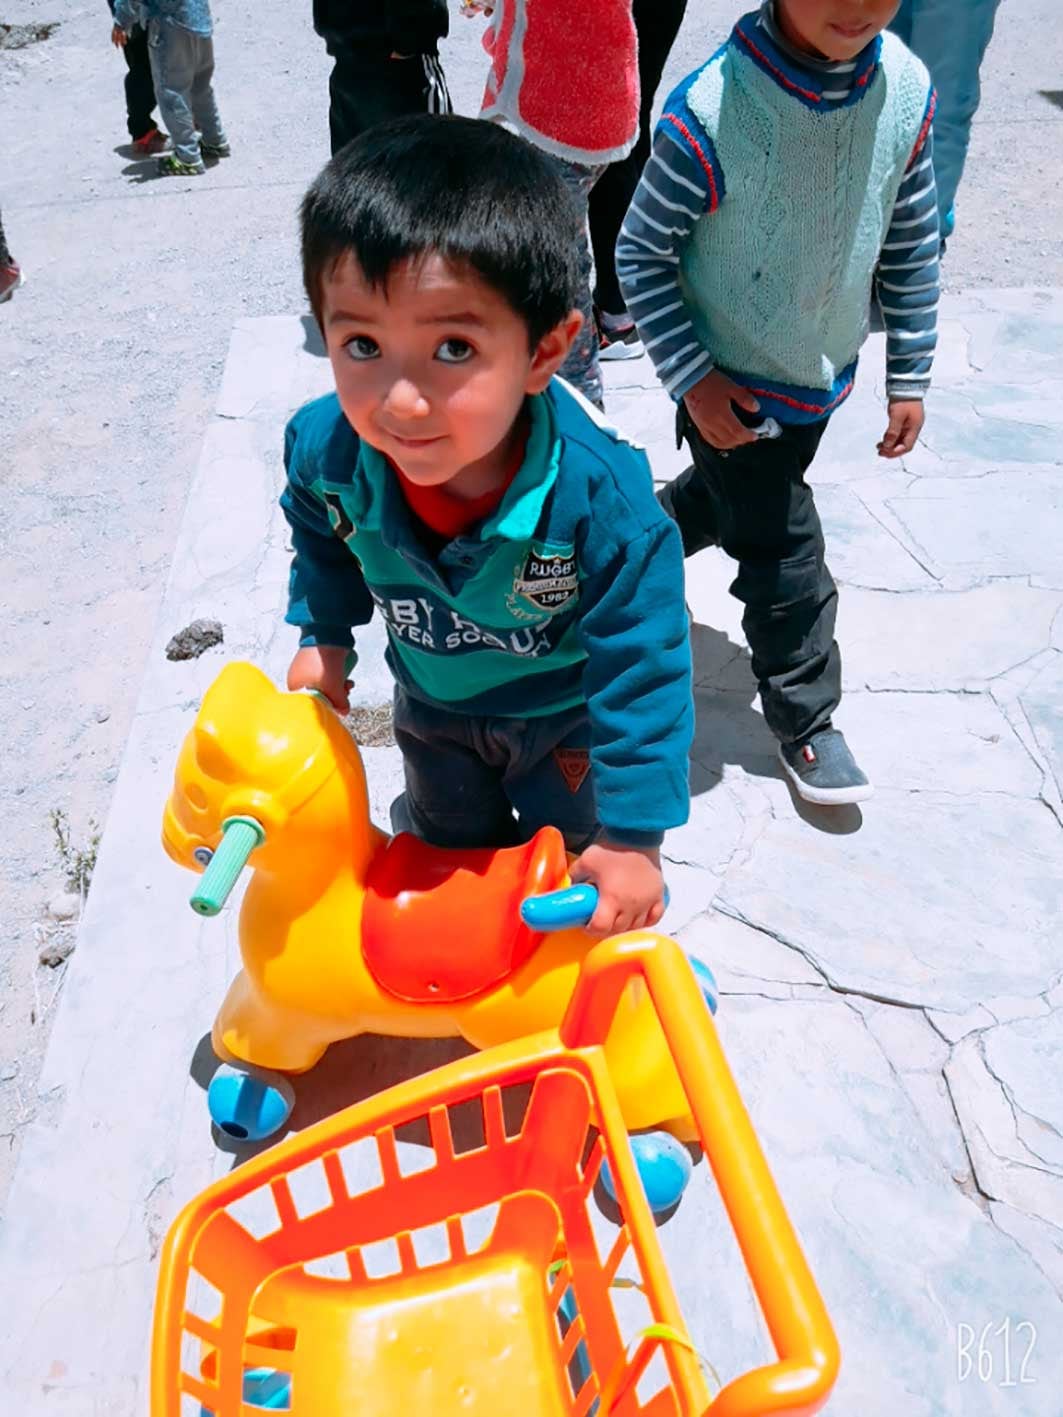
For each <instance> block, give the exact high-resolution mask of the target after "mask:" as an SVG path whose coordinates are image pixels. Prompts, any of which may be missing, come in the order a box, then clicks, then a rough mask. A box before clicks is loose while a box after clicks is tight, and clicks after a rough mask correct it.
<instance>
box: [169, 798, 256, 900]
mask: <svg viewBox="0 0 1063 1417" xmlns="http://www.w3.org/2000/svg"><path fill="white" fill-rule="evenodd" d="M265 839H266V833H265V832H264V831H263V830H262V828H261V826H260V825H259V824H258V822H256V821H255V819H254V817H230V818H229V819H228V821H227V822H225V823H224V825H223V826H222V838H221V841H220V842H219V843H218V849H217V851H216V852H215V853H214V855H213V856H212V857H211V860H210V864H209V865H208V867H207V869H206V870H205V871H204V872H203V876H202V878H201V880H200V882H199V885H198V886H197V887H196V889H195V890H194V891H193V892H192V896H191V899H190V900H189V902H188V903H189V905H190V906H191V907H192V909H193V910H194V911H195V912H196V914H197V915H217V914H218V913H219V911H220V910H221V909H222V907H223V906H224V904H225V902H226V901H227V900H228V899H229V896H230V895H231V894H232V889H233V886H235V885H236V882H237V881H238V880H239V879H240V872H241V871H242V870H243V869H244V867H245V866H246V865H247V858H248V857H249V856H250V855H251V853H252V851H254V849H255V847H256V846H261V845H262V843H263V842H264V841H265Z"/></svg>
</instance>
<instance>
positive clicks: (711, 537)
mask: <svg viewBox="0 0 1063 1417" xmlns="http://www.w3.org/2000/svg"><path fill="white" fill-rule="evenodd" d="M826 427H827V420H826V419H824V420H823V422H821V423H812V424H790V425H788V426H786V427H784V428H783V431H782V436H781V437H779V438H774V439H767V438H765V439H761V440H760V441H759V442H756V443H746V444H743V445H742V446H741V447H739V448H734V449H732V450H731V451H729V452H721V451H719V450H718V449H716V448H713V447H712V446H711V445H710V444H709V443H707V442H706V441H705V440H704V438H702V436H701V434H700V433H699V432H698V430H697V429H696V428H695V427H694V425H693V423H692V422H691V420H690V416H689V415H688V414H687V412H686V410H685V409H684V408H683V407H682V405H680V409H679V430H680V433H681V434H682V436H683V437H685V438H686V440H687V442H688V443H689V445H690V451H691V453H692V454H693V457H694V465H693V466H692V467H690V468H688V469H687V471H686V472H684V473H683V474H681V476H679V477H677V478H676V480H675V481H674V482H672V483H670V484H669V485H668V486H667V487H665V488H664V489H663V490H662V491H661V493H660V502H661V505H662V506H663V507H664V509H665V511H666V512H667V513H668V514H669V516H671V517H672V518H673V520H674V521H675V522H676V523H677V524H678V526H679V530H680V533H681V534H682V537H683V550H684V552H685V554H686V555H687V556H690V555H693V553H694V552H695V551H700V550H701V548H702V547H704V546H713V545H717V546H722V547H723V549H724V551H726V552H727V554H728V556H731V557H732V558H733V559H734V560H735V561H737V562H738V575H737V576H736V577H735V579H734V581H733V583H732V585H731V594H732V595H733V596H734V597H735V598H736V599H737V600H740V601H741V602H742V604H743V605H744V606H745V613H744V614H743V616H742V628H743V630H744V631H745V635H746V639H747V640H748V642H749V648H750V649H751V650H752V652H753V673H754V675H755V676H756V679H757V683H758V684H759V686H760V697H761V703H762V704H763V706H764V718H765V720H766V722H767V724H768V727H769V728H770V729H771V731H772V732H773V733H774V734H775V736H776V738H778V739H779V740H780V741H781V742H783V743H795V742H800V741H801V740H803V739H805V738H808V737H809V736H810V735H811V734H813V733H815V732H816V731H817V730H818V729H820V728H824V727H826V725H827V724H828V723H829V722H830V716H831V714H832V713H833V711H834V709H835V708H836V707H837V706H838V702H839V700H840V699H841V692H842V690H841V676H842V664H841V655H840V653H839V651H838V645H837V642H836V641H835V639H834V620H835V614H836V611H837V606H838V591H837V588H836V587H835V584H834V580H833V578H832V576H831V573H830V571H829V570H828V569H827V566H826V562H825V560H824V545H823V528H822V527H821V525H820V521H819V513H818V512H817V511H816V504H815V501H814V499H813V496H812V489H811V487H809V485H808V483H807V482H806V481H805V473H806V472H807V470H808V468H809V466H810V464H811V462H812V459H813V458H814V457H815V455H816V449H817V448H818V447H819V442H820V439H821V438H822V437H823V434H824V431H825V430H826Z"/></svg>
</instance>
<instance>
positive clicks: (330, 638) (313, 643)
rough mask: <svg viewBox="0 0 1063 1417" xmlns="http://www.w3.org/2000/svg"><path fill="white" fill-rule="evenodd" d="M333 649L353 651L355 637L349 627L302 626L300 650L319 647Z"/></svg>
mask: <svg viewBox="0 0 1063 1417" xmlns="http://www.w3.org/2000/svg"><path fill="white" fill-rule="evenodd" d="M319 645H320V646H330V647H331V648H333V649H353V648H354V635H353V634H352V633H351V627H350V626H349V625H302V626H300V628H299V648H300V649H315V648H317V647H318V646H319Z"/></svg>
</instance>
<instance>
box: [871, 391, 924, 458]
mask: <svg viewBox="0 0 1063 1417" xmlns="http://www.w3.org/2000/svg"><path fill="white" fill-rule="evenodd" d="M925 416H926V415H925V413H924V411H923V400H922V399H890V421H889V427H888V428H887V429H886V436H885V437H884V438H883V439H882V442H881V443H879V445H878V455H879V457H880V458H899V457H903V456H904V454H905V453H910V452H911V451H912V449H913V448H914V447H915V445H916V443H917V442H918V441H919V434H920V433H921V432H922V431H923V420H924V418H925Z"/></svg>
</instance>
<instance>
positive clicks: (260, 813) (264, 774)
mask: <svg viewBox="0 0 1063 1417" xmlns="http://www.w3.org/2000/svg"><path fill="white" fill-rule="evenodd" d="M376 839H377V834H376V832H375V831H374V828H373V827H372V825H371V824H370V821H369V805H368V798H367V795H366V786H365V772H364V770H363V768H362V760H361V757H360V755H359V753H358V749H357V747H356V745H355V743H354V740H353V739H352V738H351V736H350V734H349V733H348V732H347V731H346V729H345V728H344V727H343V725H342V723H341V722H340V721H339V719H338V718H337V717H336V715H335V713H333V711H332V709H331V708H330V707H329V706H328V705H327V704H326V703H324V702H323V701H322V700H321V699H320V698H318V697H317V696H316V695H312V694H288V693H283V692H281V691H280V690H278V689H276V688H274V686H273V685H272V684H271V683H270V681H269V680H268V679H267V678H266V676H265V675H264V674H263V673H262V672H261V670H259V669H256V668H254V666H253V665H250V664H229V665H226V667H225V668H224V669H223V670H222V671H221V673H220V674H219V675H218V677H217V679H215V681H214V683H213V684H212V685H211V687H210V688H209V689H208V691H207V693H206V694H205V696H204V698H203V704H202V707H201V708H200V710H199V713H198V714H197V716H196V721H195V724H194V725H193V727H192V730H191V731H190V733H189V734H188V736H187V737H186V738H185V741H184V744H183V746H182V748H181V752H180V756H179V757H178V760H177V771H176V773H175V776H174V787H173V791H172V792H171V794H170V799H169V801H168V802H167V804H166V811H165V813H164V816H163V830H162V840H163V845H164V846H165V848H166V851H167V852H168V854H169V855H170V856H171V857H172V858H173V860H174V861H176V862H177V863H178V864H179V865H182V866H188V867H190V868H191V869H193V870H203V869H204V868H207V867H209V872H208V876H209V878H210V881H211V886H210V889H209V890H207V880H205V881H204V890H207V894H206V896H203V894H202V892H197V895H196V897H194V898H193V905H194V906H195V908H196V909H197V910H199V911H200V913H201V914H204V915H213V914H216V913H217V910H219V909H220V908H221V904H222V903H223V902H224V898H225V897H226V896H227V895H228V893H229V891H230V890H231V889H232V886H233V884H234V883H235V881H236V878H237V876H238V875H239V873H240V870H241V869H242V868H243V866H244V865H245V864H246V863H247V861H248V858H249V857H253V860H252V862H251V864H252V865H253V866H254V867H255V868H256V870H261V871H265V872H266V873H270V872H271V871H273V870H274V869H279V868H280V867H281V863H282V862H283V869H284V870H285V871H286V872H288V873H295V874H296V877H297V878H298V876H299V874H300V873H303V874H304V875H310V876H315V877H316V876H317V875H319V874H320V873H321V871H322V869H323V867H325V866H326V865H327V867H328V868H329V869H335V865H336V861H337V857H341V858H344V859H346V860H347V861H348V862H350V863H351V864H352V865H354V866H355V868H356V869H357V868H358V866H360V865H364V864H365V863H366V862H367V861H368V859H369V856H370V854H371V851H372V848H373V846H374V844H375V840H376ZM219 893H220V899H219V898H218V896H219Z"/></svg>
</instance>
